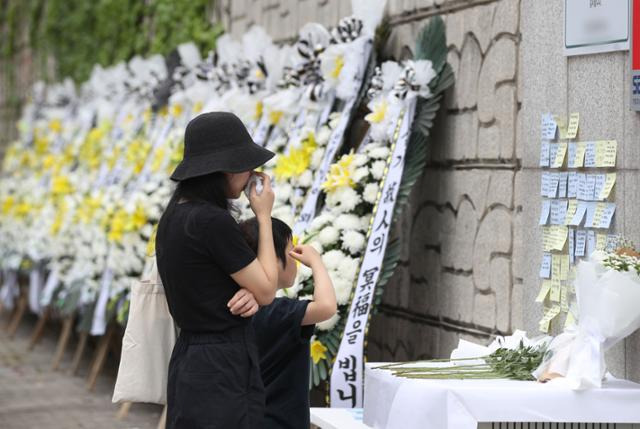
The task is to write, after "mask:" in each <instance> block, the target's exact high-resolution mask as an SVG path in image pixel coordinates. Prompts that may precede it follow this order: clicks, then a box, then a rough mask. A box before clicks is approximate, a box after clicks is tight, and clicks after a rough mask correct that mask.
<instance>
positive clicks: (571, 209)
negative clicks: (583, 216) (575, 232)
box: [564, 200, 578, 225]
mask: <svg viewBox="0 0 640 429" xmlns="http://www.w3.org/2000/svg"><path fill="white" fill-rule="evenodd" d="M577 209H578V200H569V204H568V206H567V215H566V217H565V219H564V224H565V225H570V224H571V220H572V219H573V217H574V216H575V215H576V211H577Z"/></svg>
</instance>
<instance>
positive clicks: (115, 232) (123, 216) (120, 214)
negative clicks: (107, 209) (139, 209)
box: [107, 209, 129, 243]
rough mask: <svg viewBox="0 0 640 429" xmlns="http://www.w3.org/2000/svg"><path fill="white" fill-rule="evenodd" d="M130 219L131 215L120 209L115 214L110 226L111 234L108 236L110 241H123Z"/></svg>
mask: <svg viewBox="0 0 640 429" xmlns="http://www.w3.org/2000/svg"><path fill="white" fill-rule="evenodd" d="M128 217H129V215H128V214H127V212H126V211H125V210H124V209H118V210H117V211H116V212H115V213H114V214H113V217H112V218H111V222H110V225H109V233H108V234H107V238H108V239H109V241H114V242H117V243H119V242H120V241H121V240H122V235H123V234H124V232H125V227H126V224H127V220H128Z"/></svg>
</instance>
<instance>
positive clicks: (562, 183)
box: [558, 171, 569, 198]
mask: <svg viewBox="0 0 640 429" xmlns="http://www.w3.org/2000/svg"><path fill="white" fill-rule="evenodd" d="M568 178H569V173H567V172H566V171H565V172H563V173H558V198H567V179H568Z"/></svg>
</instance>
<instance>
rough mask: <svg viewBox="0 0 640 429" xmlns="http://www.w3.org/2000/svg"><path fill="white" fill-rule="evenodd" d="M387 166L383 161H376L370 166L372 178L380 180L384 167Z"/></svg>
mask: <svg viewBox="0 0 640 429" xmlns="http://www.w3.org/2000/svg"><path fill="white" fill-rule="evenodd" d="M386 166H387V163H386V162H385V161H376V162H374V163H373V165H372V166H371V175H372V176H373V178H374V179H376V180H380V179H382V176H383V175H384V168H385V167H386Z"/></svg>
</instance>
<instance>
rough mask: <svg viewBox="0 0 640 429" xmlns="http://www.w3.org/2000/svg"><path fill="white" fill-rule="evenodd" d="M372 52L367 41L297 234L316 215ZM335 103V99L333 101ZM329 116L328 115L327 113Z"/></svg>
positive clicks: (314, 181) (304, 206)
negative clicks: (348, 97) (352, 88)
mask: <svg viewBox="0 0 640 429" xmlns="http://www.w3.org/2000/svg"><path fill="white" fill-rule="evenodd" d="M370 54H371V40H368V41H367V44H366V46H365V49H364V55H363V56H362V61H361V63H360V64H359V68H358V71H357V73H356V77H357V78H356V79H354V81H353V86H354V89H355V90H354V93H355V94H356V95H354V96H353V97H351V98H350V99H349V100H348V101H347V103H346V105H345V106H344V109H343V110H342V116H341V117H340V122H339V123H338V125H337V126H336V128H335V129H334V130H333V132H332V133H331V137H330V138H329V143H328V144H327V149H326V150H325V152H324V158H323V159H322V164H320V169H319V170H318V171H317V172H316V174H315V175H314V177H313V184H312V185H311V189H310V190H309V194H308V195H307V198H306V199H305V201H304V205H303V206H302V211H301V212H300V216H299V217H298V219H297V220H296V223H295V225H294V226H293V233H294V234H295V235H298V236H301V235H302V234H303V233H304V232H305V231H306V229H307V227H308V226H309V224H310V223H311V221H312V220H313V218H314V217H315V215H316V206H317V204H318V196H319V195H320V188H321V187H322V184H323V183H324V181H325V180H326V178H327V173H328V172H329V168H330V167H331V163H332V162H333V159H334V157H335V155H336V152H337V151H338V149H339V148H340V146H341V144H342V140H343V138H344V133H345V131H346V130H347V125H349V119H350V118H351V111H352V110H353V107H354V105H355V103H356V101H357V99H358V96H357V94H358V92H359V90H360V87H361V86H362V80H363V79H364V74H365V71H366V69H367V64H368V62H369V56H370ZM331 104H332V105H333V100H332V102H331ZM327 116H328V115H327Z"/></svg>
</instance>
